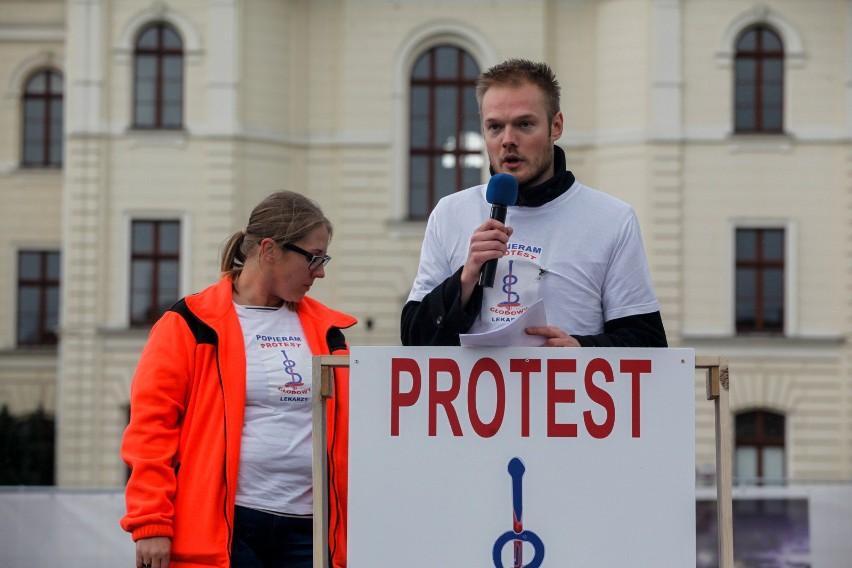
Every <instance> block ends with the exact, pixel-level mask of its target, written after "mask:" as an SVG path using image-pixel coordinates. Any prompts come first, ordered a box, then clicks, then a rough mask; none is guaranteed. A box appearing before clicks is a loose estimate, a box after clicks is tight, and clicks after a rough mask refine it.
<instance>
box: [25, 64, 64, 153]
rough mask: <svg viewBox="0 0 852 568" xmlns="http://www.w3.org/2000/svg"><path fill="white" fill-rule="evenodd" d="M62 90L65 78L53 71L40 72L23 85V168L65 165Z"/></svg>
mask: <svg viewBox="0 0 852 568" xmlns="http://www.w3.org/2000/svg"><path fill="white" fill-rule="evenodd" d="M62 89H63V85H62V75H60V74H59V73H58V72H56V71H53V70H44V71H39V72H38V73H36V74H34V75H32V76H31V77H30V78H29V80H28V81H27V83H26V85H25V86H24V99H23V104H22V107H23V113H24V116H23V151H22V152H21V164H22V165H23V166H24V167H30V168H32V167H37V168H58V167H60V166H62Z"/></svg>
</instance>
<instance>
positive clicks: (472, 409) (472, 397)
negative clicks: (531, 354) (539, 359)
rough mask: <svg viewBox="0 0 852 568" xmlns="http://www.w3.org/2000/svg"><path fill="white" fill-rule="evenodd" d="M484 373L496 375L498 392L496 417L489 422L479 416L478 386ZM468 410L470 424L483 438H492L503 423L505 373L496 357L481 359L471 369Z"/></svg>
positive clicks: (495, 383)
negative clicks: (477, 402)
mask: <svg viewBox="0 0 852 568" xmlns="http://www.w3.org/2000/svg"><path fill="white" fill-rule="evenodd" d="M483 373H491V375H492V376H493V377H494V387H495V389H496V394H497V404H496V408H495V409H494V418H492V420H491V422H488V423H485V422H483V421H482V420H481V419H480V418H479V408H477V404H476V392H477V390H476V387H477V385H478V384H479V378H480V377H481V376H482V374H483ZM467 411H468V414H470V425H471V426H473V431H474V432H476V433H477V434H479V435H480V436H482V437H483V438H490V437H491V436H493V435H494V434H496V433H497V431H498V430H500V426H502V425H503V416H504V414H505V413H506V384H505V382H504V380H503V373H502V372H501V371H500V365H498V364H497V361H495V360H494V359H490V358H485V359H480V360H479V361H477V362H476V364H475V365H474V366H473V369H471V371H470V380H469V381H468V383H467Z"/></svg>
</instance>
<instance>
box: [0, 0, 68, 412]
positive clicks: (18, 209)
mask: <svg viewBox="0 0 852 568" xmlns="http://www.w3.org/2000/svg"><path fill="white" fill-rule="evenodd" d="M0 22H2V24H3V26H2V28H0V93H2V96H0V198H2V203H3V205H2V207H0V266H2V267H4V268H3V270H2V271H0V272H2V277H0V406H3V405H6V406H7V407H8V408H9V411H10V412H11V413H12V414H22V413H27V412H32V411H33V410H35V409H37V408H43V409H44V410H45V411H46V412H48V413H53V412H55V411H56V367H57V355H56V350H55V349H54V348H47V349H15V344H16V327H15V326H16V320H17V303H18V302H17V278H18V272H17V266H18V252H19V251H20V250H61V249H62V239H61V235H60V223H59V219H60V217H61V215H60V211H61V206H60V202H61V199H60V196H61V190H62V177H61V172H60V171H57V170H26V169H22V168H20V162H21V143H20V141H21V112H22V110H21V97H22V94H23V88H24V83H25V82H26V80H27V79H28V78H29V76H30V75H31V74H32V73H34V72H36V71H40V70H42V69H44V68H53V69H57V70H58V71H59V72H60V73H63V74H64V44H63V40H64V9H63V3H62V2H60V1H56V2H39V3H37V4H32V3H29V2H23V1H20V2H16V1H8V2H3V5H2V7H0Z"/></svg>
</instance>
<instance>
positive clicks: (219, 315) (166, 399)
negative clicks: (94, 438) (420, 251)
mask: <svg viewBox="0 0 852 568" xmlns="http://www.w3.org/2000/svg"><path fill="white" fill-rule="evenodd" d="M298 314H299V319H300V321H301V323H302V327H303V328H304V331H305V336H306V340H307V342H308V345H310V348H311V352H312V353H313V354H314V355H327V354H330V353H331V352H332V351H333V352H334V353H335V354H347V353H348V347H347V346H346V345H345V342H344V341H343V336H342V334H341V333H340V332H339V330H340V329H345V328H348V327H350V326H352V325H354V324H355V323H356V320H355V318H353V317H351V316H349V315H346V314H344V313H341V312H338V311H335V310H332V309H330V308H327V307H326V306H324V305H322V304H321V303H320V302H317V301H316V300H313V299H311V298H308V297H305V298H304V299H303V300H302V301H301V302H300V303H299V311H298ZM329 339H332V340H333V341H332V343H333V345H332V346H331V347H330V346H329ZM334 387H335V388H334V398H333V399H332V400H331V402H330V403H329V404H328V405H327V406H328V417H327V420H328V422H327V428H328V446H329V485H330V489H329V501H330V504H329V507H330V514H329V519H330V531H329V548H330V550H331V559H332V566H334V567H335V568H343V567H345V566H346V501H347V487H346V480H347V475H348V457H347V451H348V446H349V439H348V438H349V432H348V423H349V374H348V370H346V369H337V370H336V371H335V385H334ZM245 397H246V358H245V344H244V342H243V335H242V330H241V328H240V323H239V319H238V318H237V313H236V310H235V309H234V307H233V299H232V293H231V281H230V280H229V279H227V278H223V279H221V280H220V281H219V282H218V283H217V284H215V285H213V286H210V287H209V288H207V289H206V290H204V291H202V292H200V293H199V294H194V295H191V296H187V297H186V298H184V300H182V301H181V302H178V303H177V304H176V305H175V306H174V307H172V309H170V310H169V311H167V312H166V313H165V314H164V315H163V317H162V318H160V320H159V321H158V322H157V323H156V324H155V325H154V327H153V328H152V329H151V334H150V337H149V338H148V341H147V343H146V345H145V348H144V349H143V350H142V355H141V358H140V360H139V365H138V367H137V369H136V374H135V375H134V377H133V383H132V385H131V392H130V406H131V413H130V424H129V425H128V426H127V430H126V431H125V433H124V440H123V442H122V448H121V456H122V458H123V459H124V461H125V463H127V465H128V466H130V467H131V468H132V471H131V475H130V480H129V481H128V482H127V488H126V491H125V499H126V501H127V514H126V515H125V516H124V517H123V518H122V519H121V526H122V528H124V530H126V531H128V532H130V533H131V535H132V537H133V540H134V541H136V540H139V539H140V538H146V537H153V536H167V537H171V539H172V548H171V566H172V567H173V568H201V567H214V566H215V567H221V568H229V566H230V564H231V560H230V555H231V539H232V537H233V520H234V497H235V492H236V488H237V472H238V469H239V463H240V439H241V436H242V424H243V413H244V409H245Z"/></svg>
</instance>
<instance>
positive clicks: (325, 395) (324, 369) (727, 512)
mask: <svg viewBox="0 0 852 568" xmlns="http://www.w3.org/2000/svg"><path fill="white" fill-rule="evenodd" d="M338 367H347V368H348V367H349V356H348V355H320V356H316V357H314V359H313V377H314V379H313V393H314V398H313V448H314V460H313V475H314V485H313V490H314V566H315V567H318V568H327V567H328V566H329V557H328V498H327V496H326V488H327V487H328V452H327V451H326V446H327V442H326V421H325V403H326V400H327V399H329V398H332V397H333V396H334V381H333V380H332V379H333V370H334V369H335V368H338ZM695 369H696V370H699V369H700V370H704V371H705V372H706V379H707V383H706V385H707V400H712V401H713V404H714V407H715V421H716V521H717V523H718V527H719V528H718V532H719V568H734V536H733V505H732V497H731V495H732V487H731V486H732V469H731V455H732V454H731V451H732V448H731V444H732V439H731V415H730V410H729V407H728V392H729V387H730V384H729V377H728V360H727V359H725V358H724V357H718V356H707V355H696V357H695Z"/></svg>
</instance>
